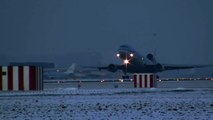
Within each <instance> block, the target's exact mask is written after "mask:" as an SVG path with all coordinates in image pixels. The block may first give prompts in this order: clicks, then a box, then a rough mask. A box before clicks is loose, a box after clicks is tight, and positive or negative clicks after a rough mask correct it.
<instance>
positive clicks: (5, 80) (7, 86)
mask: <svg viewBox="0 0 213 120" xmlns="http://www.w3.org/2000/svg"><path fill="white" fill-rule="evenodd" d="M17 90H43V78H42V67H35V66H0V91H17Z"/></svg>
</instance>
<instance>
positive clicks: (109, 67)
mask: <svg viewBox="0 0 213 120" xmlns="http://www.w3.org/2000/svg"><path fill="white" fill-rule="evenodd" d="M117 70H118V69H117V66H116V65H114V64H110V65H109V66H108V71H110V72H113V73H114V72H116V71H117Z"/></svg>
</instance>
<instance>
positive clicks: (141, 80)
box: [133, 73, 156, 88]
mask: <svg viewBox="0 0 213 120" xmlns="http://www.w3.org/2000/svg"><path fill="white" fill-rule="evenodd" d="M133 80H134V87H135V88H153V87H156V75H155V74H154V73H135V74H134V79H133Z"/></svg>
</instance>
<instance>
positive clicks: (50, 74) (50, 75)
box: [43, 64, 75, 79]
mask: <svg viewBox="0 0 213 120" xmlns="http://www.w3.org/2000/svg"><path fill="white" fill-rule="evenodd" d="M74 71H75V64H72V65H71V66H70V67H69V68H68V69H67V70H66V71H64V72H61V71H60V69H54V70H44V73H43V77H44V79H68V78H69V77H71V76H72V75H73V74H74Z"/></svg>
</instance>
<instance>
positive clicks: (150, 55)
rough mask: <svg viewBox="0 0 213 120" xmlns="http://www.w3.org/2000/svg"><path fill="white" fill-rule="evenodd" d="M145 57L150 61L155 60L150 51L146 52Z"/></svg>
mask: <svg viewBox="0 0 213 120" xmlns="http://www.w3.org/2000/svg"><path fill="white" fill-rule="evenodd" d="M146 58H147V59H149V60H150V61H152V62H153V63H155V62H156V60H155V57H154V55H153V54H151V53H149V54H147V56H146Z"/></svg>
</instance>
